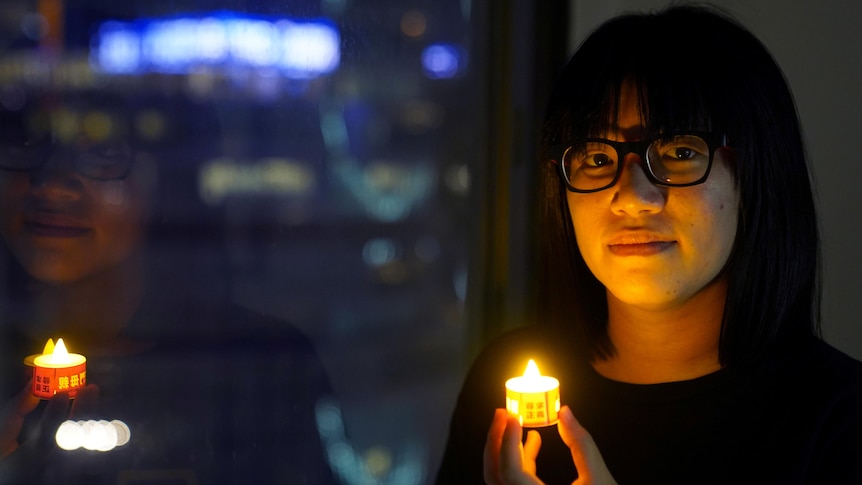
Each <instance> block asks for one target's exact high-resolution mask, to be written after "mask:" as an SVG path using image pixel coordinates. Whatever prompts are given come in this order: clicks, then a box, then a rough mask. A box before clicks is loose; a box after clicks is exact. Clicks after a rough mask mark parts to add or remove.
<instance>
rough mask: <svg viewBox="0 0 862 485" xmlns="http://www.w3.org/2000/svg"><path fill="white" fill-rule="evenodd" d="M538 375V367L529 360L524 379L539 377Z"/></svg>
mask: <svg viewBox="0 0 862 485" xmlns="http://www.w3.org/2000/svg"><path fill="white" fill-rule="evenodd" d="M540 375H541V374H540V373H539V366H537V365H536V363H535V362H533V359H530V361H529V362H527V368H526V369H525V370H524V377H539V376H540Z"/></svg>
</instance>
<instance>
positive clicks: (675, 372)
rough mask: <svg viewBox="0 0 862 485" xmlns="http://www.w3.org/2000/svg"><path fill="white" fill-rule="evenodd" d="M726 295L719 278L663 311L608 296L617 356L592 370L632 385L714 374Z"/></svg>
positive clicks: (723, 283) (600, 363) (610, 321)
mask: <svg viewBox="0 0 862 485" xmlns="http://www.w3.org/2000/svg"><path fill="white" fill-rule="evenodd" d="M726 295H727V284H726V281H725V280H724V279H719V280H716V281H714V282H713V283H711V284H710V285H708V286H707V287H705V288H704V289H703V290H701V291H700V292H699V293H698V294H696V295H695V296H693V297H692V298H691V299H689V300H688V301H687V302H685V303H684V304H683V305H679V306H675V307H670V308H662V309H643V308H638V307H634V306H631V305H627V304H625V303H623V302H622V301H620V300H618V299H616V298H615V297H614V296H613V295H611V294H610V293H608V336H609V338H610V340H611V343H613V345H614V348H615V350H616V353H615V354H614V355H613V356H611V357H610V358H608V359H605V360H596V361H595V362H593V367H594V368H595V369H596V371H597V372H598V373H599V374H601V375H603V376H605V377H607V378H609V379H613V380H617V381H621V382H629V383H633V384H655V383H661V382H675V381H684V380H689V379H694V378H697V377H701V376H704V375H706V374H710V373H712V372H715V371H717V370H719V369H720V368H721V365H720V364H719V360H718V344H719V340H720V336H721V321H722V317H723V312H724V304H725V297H726Z"/></svg>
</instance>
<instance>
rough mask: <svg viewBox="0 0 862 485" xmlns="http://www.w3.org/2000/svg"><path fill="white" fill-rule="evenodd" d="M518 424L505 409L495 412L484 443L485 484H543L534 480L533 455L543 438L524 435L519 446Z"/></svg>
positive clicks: (534, 459) (534, 466)
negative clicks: (524, 437) (522, 442)
mask: <svg viewBox="0 0 862 485" xmlns="http://www.w3.org/2000/svg"><path fill="white" fill-rule="evenodd" d="M521 433H522V429H521V423H520V422H519V421H518V418H517V417H516V416H510V415H509V413H508V412H507V411H506V410H505V409H497V410H496V411H495V413H494V420H493V421H492V423H491V429H490V430H489V431H488V441H487V442H486V443H485V461H484V474H485V483H488V484H494V485H502V484H507V485H520V484H524V485H534V484H541V483H542V482H541V481H539V479H538V478H537V477H536V456H537V455H538V454H539V448H540V447H541V446H542V439H541V438H540V437H539V433H537V432H536V431H530V432H529V433H527V441H526V443H525V444H521Z"/></svg>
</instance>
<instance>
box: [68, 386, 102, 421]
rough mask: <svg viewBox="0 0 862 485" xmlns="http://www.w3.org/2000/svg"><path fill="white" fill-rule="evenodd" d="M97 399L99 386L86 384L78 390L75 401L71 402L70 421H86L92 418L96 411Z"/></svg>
mask: <svg viewBox="0 0 862 485" xmlns="http://www.w3.org/2000/svg"><path fill="white" fill-rule="evenodd" d="M98 398H99V386H97V385H96V384H87V385H86V386H84V387H83V388H82V389H79V390H78V393H77V394H76V395H75V400H74V401H73V402H72V411H71V413H70V414H69V417H70V419H86V418H89V417H91V416H92V414H93V413H94V411H95V409H96V401H97V400H98Z"/></svg>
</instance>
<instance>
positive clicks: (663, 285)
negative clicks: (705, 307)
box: [568, 84, 739, 310]
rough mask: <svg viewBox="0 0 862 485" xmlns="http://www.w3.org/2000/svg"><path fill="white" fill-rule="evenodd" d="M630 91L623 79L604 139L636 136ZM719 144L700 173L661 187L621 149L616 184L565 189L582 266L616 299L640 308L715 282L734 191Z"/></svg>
mask: <svg viewBox="0 0 862 485" xmlns="http://www.w3.org/2000/svg"><path fill="white" fill-rule="evenodd" d="M638 107H639V104H638V99H637V92H636V90H635V89H634V88H633V86H632V85H630V84H624V85H623V90H622V93H621V97H620V108H619V109H620V112H619V117H618V118H619V119H618V126H617V127H616V129H615V130H611V132H610V133H605V134H604V136H603V137H604V138H608V139H611V140H616V141H637V140H639V139H641V138H642V137H643V135H644V131H645V130H644V127H643V120H642V119H641V114H640V110H639V108H638ZM726 156H727V153H726V152H725V150H717V151H716V152H715V156H714V159H713V166H712V170H711V172H710V174H709V177H708V178H707V180H706V181H705V182H704V183H702V184H700V185H694V186H690V187H661V186H657V185H654V184H652V183H651V182H650V181H649V180H648V179H647V177H646V175H645V174H644V171H643V168H642V165H641V164H642V163H644V162H643V161H642V160H641V157H640V156H637V155H635V154H629V155H628V156H627V157H626V159H625V161H624V162H623V163H624V165H623V173H622V174H621V176H620V180H619V181H618V182H617V184H616V185H614V186H613V187H610V188H608V189H605V190H602V191H599V192H593V193H587V194H581V193H574V192H568V204H569V210H570V212H571V217H572V222H573V225H574V230H575V234H576V237H577V243H578V248H579V249H580V252H581V255H582V256H583V258H584V261H585V262H586V263H587V266H588V267H589V268H590V271H592V273H593V274H594V275H595V276H596V278H597V279H598V280H599V281H601V282H602V284H603V285H604V286H605V288H606V289H607V291H608V292H609V293H610V294H611V295H609V296H613V297H614V298H616V299H617V300H619V301H621V302H622V303H623V304H627V305H632V306H636V307H640V308H643V309H647V310H666V309H671V308H678V307H680V306H681V305H683V304H684V303H685V302H687V301H688V300H689V299H690V298H691V297H692V296H694V295H696V294H697V293H699V292H700V291H701V290H702V289H704V288H705V287H707V286H708V285H710V284H711V283H713V282H714V281H716V279H717V277H718V276H719V274H720V273H721V271H722V269H723V267H724V266H725V263H726V262H727V260H728V257H729V256H730V252H731V250H732V248H733V242H734V238H735V236H736V228H737V213H738V207H739V194H738V191H737V188H736V184H735V181H734V178H733V174H732V173H731V169H730V166H729V163H728V160H727V159H726V158H725V157H726Z"/></svg>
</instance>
